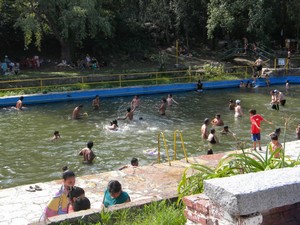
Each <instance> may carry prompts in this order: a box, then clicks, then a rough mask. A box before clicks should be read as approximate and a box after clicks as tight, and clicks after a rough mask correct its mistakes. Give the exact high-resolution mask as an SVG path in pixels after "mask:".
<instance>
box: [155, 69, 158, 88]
mask: <svg viewBox="0 0 300 225" xmlns="http://www.w3.org/2000/svg"><path fill="white" fill-rule="evenodd" d="M157 75H158V73H157V72H156V73H155V84H156V85H157Z"/></svg>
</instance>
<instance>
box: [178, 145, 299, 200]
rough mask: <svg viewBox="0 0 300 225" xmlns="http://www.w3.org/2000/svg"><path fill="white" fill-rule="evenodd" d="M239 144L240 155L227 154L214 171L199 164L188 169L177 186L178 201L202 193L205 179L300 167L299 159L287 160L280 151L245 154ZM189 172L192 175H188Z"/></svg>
mask: <svg viewBox="0 0 300 225" xmlns="http://www.w3.org/2000/svg"><path fill="white" fill-rule="evenodd" d="M239 144H240V146H242V153H234V154H229V155H228V156H227V157H226V158H224V159H222V160H220V162H219V164H218V165H217V167H216V168H215V169H212V168H209V167H207V166H204V165H200V164H193V165H191V167H190V168H187V169H186V170H185V171H184V173H183V176H182V178H181V181H180V183H179V185H178V194H179V201H180V200H181V199H182V197H184V196H187V195H192V194H198V193H201V192H203V188H204V186H203V184H204V180H207V179H213V178H220V177H229V176H234V175H237V174H244V173H253V172H260V171H265V170H271V169H280V168H285V167H294V166H297V165H300V161H299V158H298V159H297V160H292V159H289V158H287V157H286V156H285V155H284V153H281V150H280V149H277V150H275V151H274V152H272V153H271V154H269V150H268V148H267V150H266V153H265V154H264V155H263V154H261V153H259V152H257V151H254V152H246V151H244V150H243V146H244V144H243V143H239ZM277 153H281V158H275V155H276V154H277ZM191 171H192V175H189V174H190V173H191Z"/></svg>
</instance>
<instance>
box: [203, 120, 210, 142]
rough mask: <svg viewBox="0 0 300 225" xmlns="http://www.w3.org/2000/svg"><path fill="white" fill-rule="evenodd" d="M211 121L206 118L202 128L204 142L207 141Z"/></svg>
mask: <svg viewBox="0 0 300 225" xmlns="http://www.w3.org/2000/svg"><path fill="white" fill-rule="evenodd" d="M208 125H209V119H208V118H205V119H204V123H203V125H202V126H201V137H202V139H203V140H207V138H208V135H209V131H208Z"/></svg>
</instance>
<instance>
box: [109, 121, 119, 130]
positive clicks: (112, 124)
mask: <svg viewBox="0 0 300 225" xmlns="http://www.w3.org/2000/svg"><path fill="white" fill-rule="evenodd" d="M118 127H119V126H118V120H113V121H110V126H107V129H109V130H117V129H118Z"/></svg>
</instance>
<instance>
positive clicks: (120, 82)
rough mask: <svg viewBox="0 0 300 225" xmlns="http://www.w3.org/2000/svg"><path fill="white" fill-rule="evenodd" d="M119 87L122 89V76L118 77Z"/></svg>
mask: <svg viewBox="0 0 300 225" xmlns="http://www.w3.org/2000/svg"><path fill="white" fill-rule="evenodd" d="M119 86H120V87H122V75H121V74H120V75H119Z"/></svg>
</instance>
